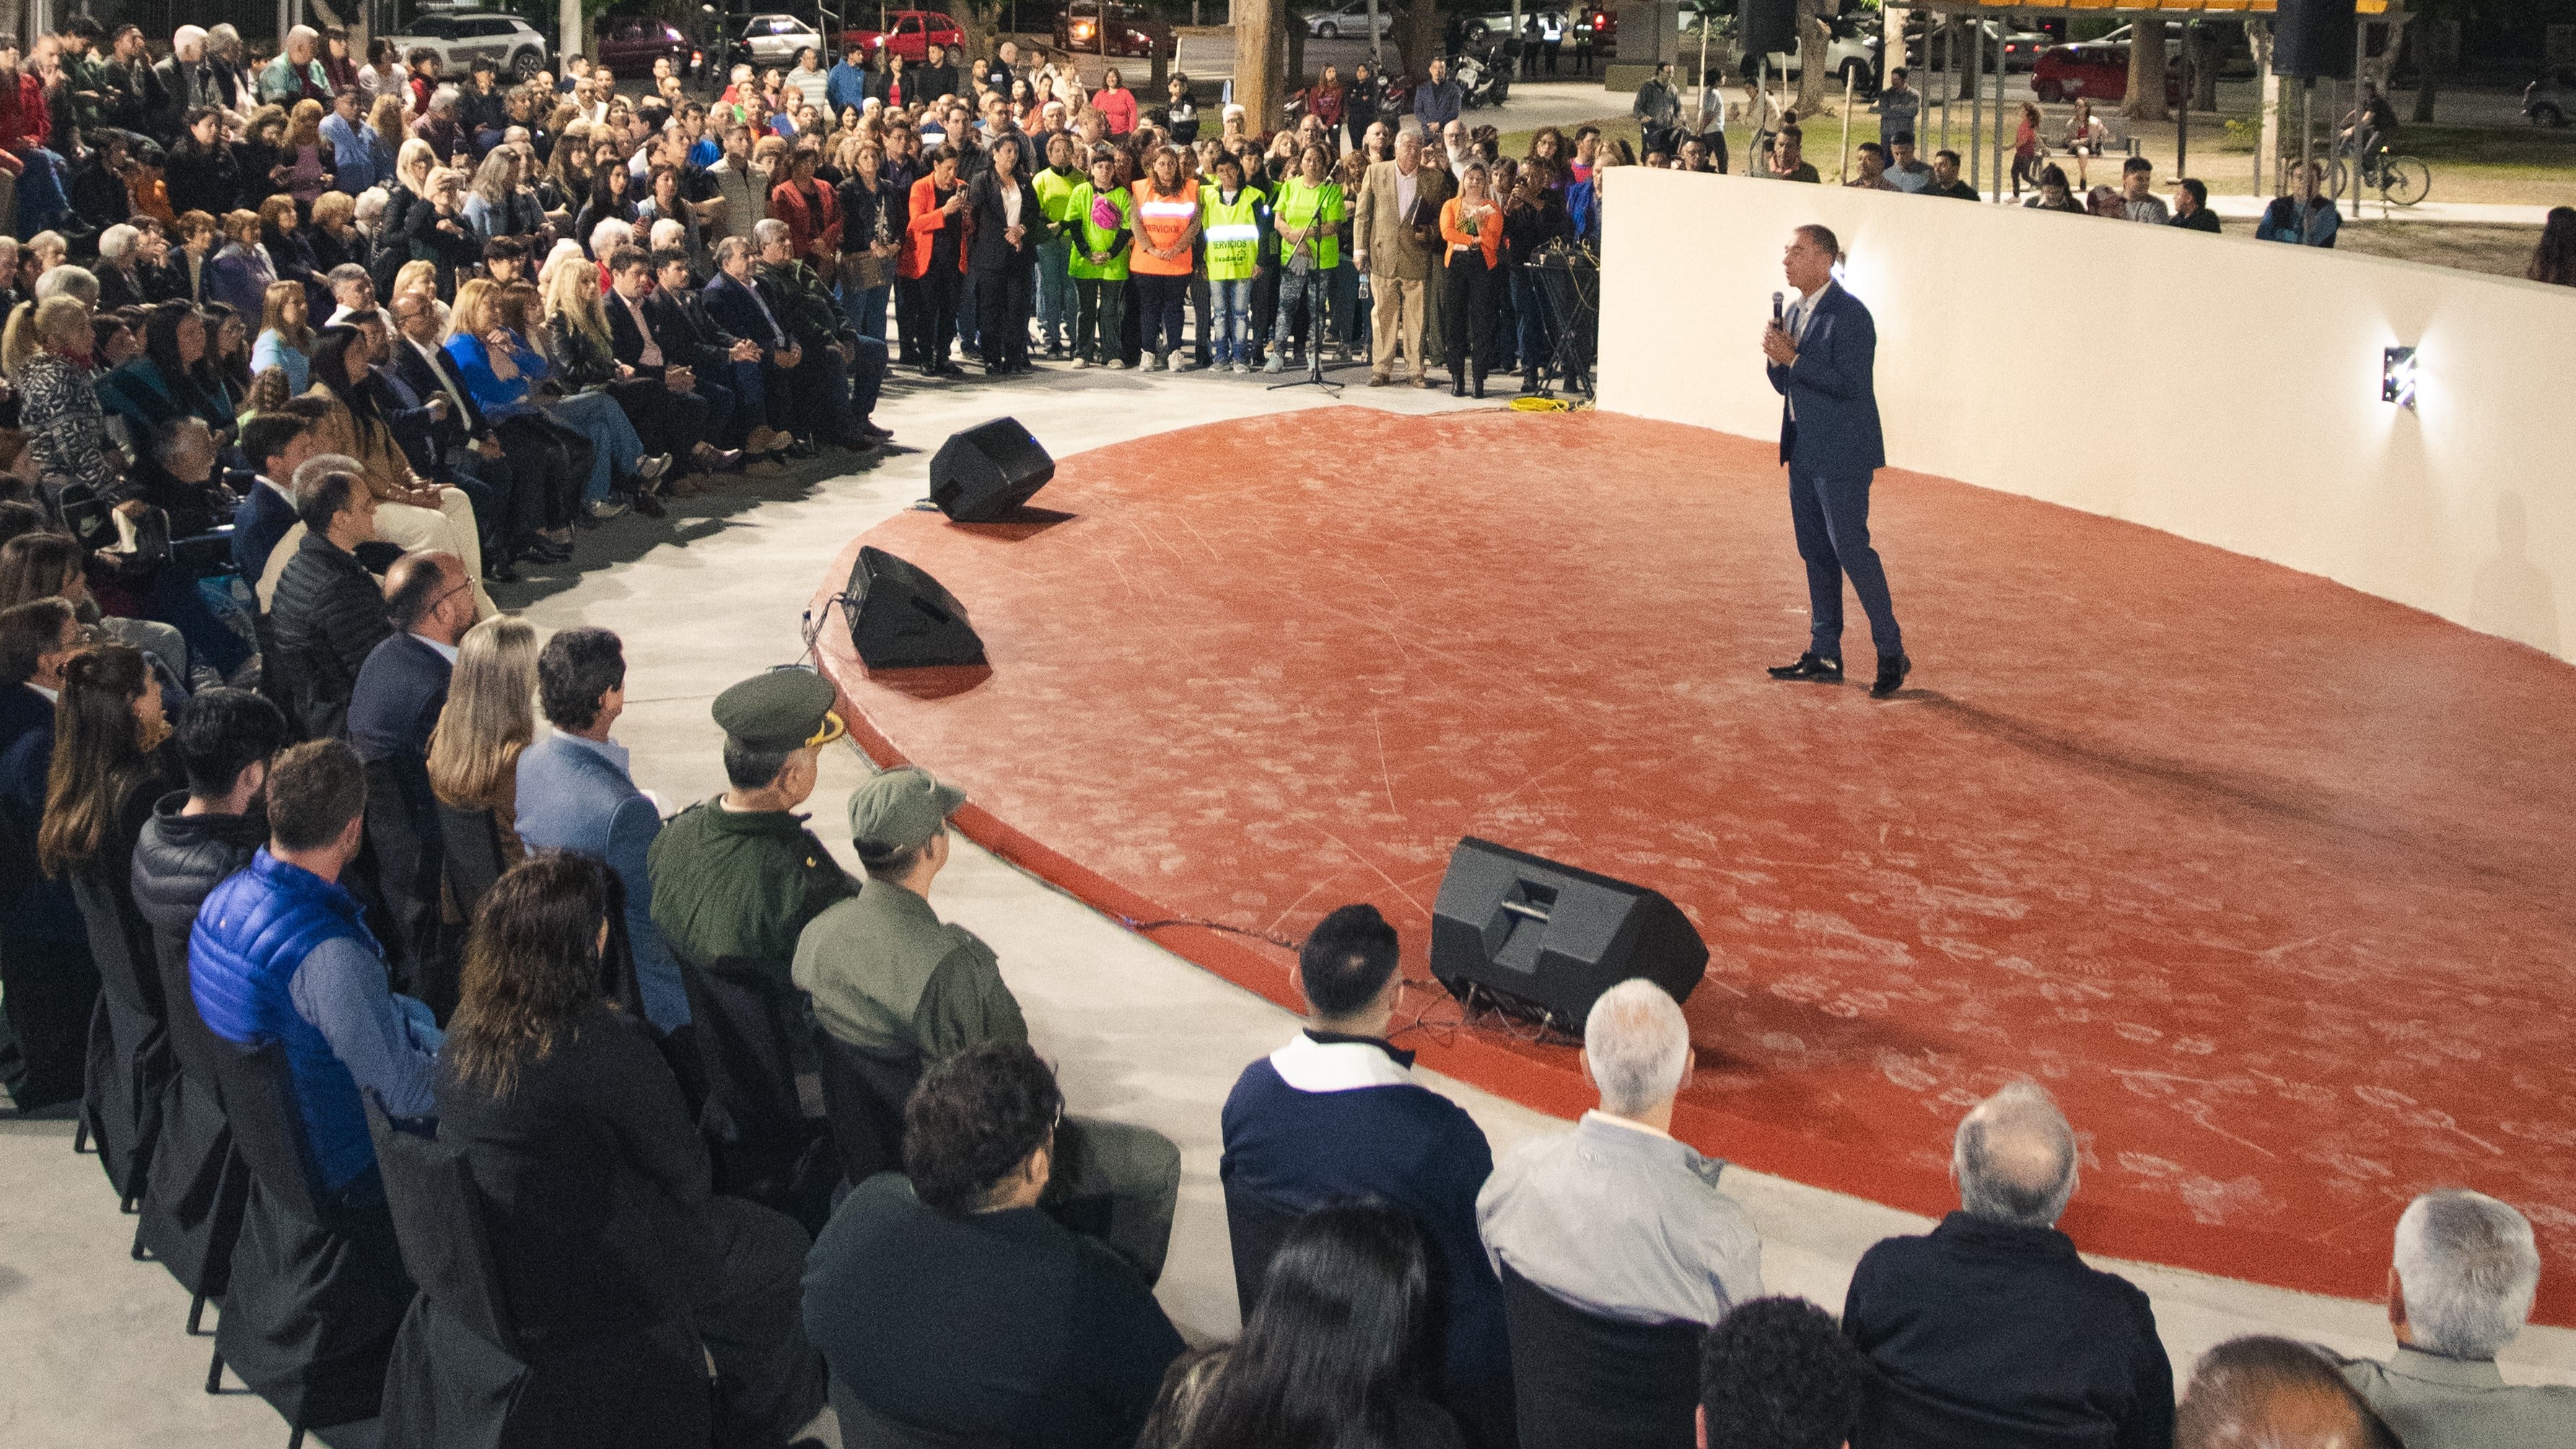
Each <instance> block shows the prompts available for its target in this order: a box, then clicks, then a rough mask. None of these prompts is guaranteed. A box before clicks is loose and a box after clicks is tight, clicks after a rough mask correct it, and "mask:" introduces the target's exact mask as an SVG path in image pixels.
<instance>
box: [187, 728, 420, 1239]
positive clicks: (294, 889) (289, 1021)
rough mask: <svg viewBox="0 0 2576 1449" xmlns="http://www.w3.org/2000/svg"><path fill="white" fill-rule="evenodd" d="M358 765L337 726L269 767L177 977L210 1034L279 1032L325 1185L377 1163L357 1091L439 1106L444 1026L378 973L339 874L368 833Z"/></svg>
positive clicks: (407, 1108) (332, 1187)
mask: <svg viewBox="0 0 2576 1449" xmlns="http://www.w3.org/2000/svg"><path fill="white" fill-rule="evenodd" d="M366 804H367V777H366V770H365V767H364V766H363V765H361V764H359V763H358V756H357V753H356V752H355V751H353V750H351V749H350V748H349V747H348V746H347V745H345V744H342V743H341V742H340V741H338V740H315V741H312V742H310V743H307V744H301V745H297V746H295V747H294V748H292V749H290V750H287V751H286V752H285V753H284V754H281V755H279V756H278V757H277V761H276V763H275V764H274V765H272V766H271V767H270V768H269V775H268V845H267V846H266V848H264V849H262V850H261V851H260V852H259V853H258V854H256V855H254V856H252V857H251V862H250V864H249V865H247V866H245V867H243V868H242V870H241V871H240V872H239V873H237V874H235V875H234V876H232V877H231V878H230V879H228V880H226V881H225V882H224V883H223V884H221V885H219V886H217V887H215V888H214V890H213V891H212V892H210V893H209V894H208V895H207V897H206V903H205V905H203V906H202V907H200V908H199V909H198V911H197V924H196V926H195V927H194V928H193V929H192V930H191V931H190V933H189V938H188V982H189V990H190V993H191V994H192V995H193V996H195V998H196V1001H197V1011H198V1014H199V1015H201V1016H203V1017H204V1018H205V1022H206V1026H207V1028H208V1029H209V1030H211V1031H213V1032H214V1034H215V1035H217V1036H219V1037H222V1038H223V1039H224V1040H226V1041H229V1042H236V1043H239V1044H242V1045H245V1046H247V1045H254V1044H256V1043H258V1042H261V1041H263V1040H267V1039H270V1038H275V1039H277V1040H280V1041H282V1042H284V1043H285V1046H286V1060H287V1069H288V1072H289V1074H290V1075H291V1077H292V1079H293V1082H294V1088H295V1104H296V1108H297V1111H298V1113H299V1115H300V1116H301V1117H302V1118H303V1122H304V1130H305V1134H306V1136H307V1137H308V1138H309V1139H310V1141H311V1143H312V1148H313V1165H314V1169H315V1171H316V1173H317V1174H318V1175H319V1177H320V1179H321V1185H322V1188H323V1189H324V1191H326V1192H328V1193H332V1194H346V1193H348V1192H350V1190H351V1189H353V1188H355V1187H356V1186H357V1185H358V1184H359V1183H360V1181H361V1180H362V1179H364V1178H366V1177H367V1176H368V1174H370V1173H371V1172H373V1171H374V1169H375V1165H376V1152H375V1147H374V1145H373V1144H372V1143H371V1142H369V1141H368V1138H367V1120H366V1115H365V1111H364V1109H363V1108H362V1107H361V1106H360V1098H359V1095H358V1094H359V1092H360V1090H361V1089H364V1088H373V1089H374V1090H375V1091H376V1092H377V1094H378V1095H380V1096H382V1097H383V1098H384V1101H385V1110H386V1111H388V1112H390V1113H392V1114H393V1115H395V1116H397V1117H425V1116H428V1115H430V1114H431V1113H432V1112H433V1111H435V1110H436V1105H437V1093H436V1090H435V1081H434V1078H435V1077H436V1074H437V1068H438V1049H439V1046H440V1044H441V1042H442V1040H443V1038H442V1037H441V1036H440V1033H439V1030H438V1028H437V1026H436V1025H435V1024H433V1022H432V1020H431V1017H430V1011H429V1008H428V1007H426V1006H423V1005H422V1004H421V1003H419V1002H417V1001H414V1000H412V999H411V998H409V997H406V996H396V995H394V994H393V991H392V989H391V988H390V987H388V986H387V985H386V979H387V978H386V971H385V958H384V953H383V952H382V950H380V949H379V948H378V947H377V945H376V938H375V937H374V935H372V934H371V933H369V931H368V930H367V926H366V923H365V921H364V920H363V919H362V918H361V912H360V909H359V905H358V902H357V899H356V898H355V897H354V896H351V895H350V894H349V892H348V891H347V890H346V889H344V888H343V887H342V886H341V885H340V874H341V872H342V871H343V870H345V869H347V868H348V864H349V862H350V860H352V859H353V858H355V857H356V855H357V853H358V847H359V844H360V842H361V841H362V840H363V839H364V837H365V816H366Z"/></svg>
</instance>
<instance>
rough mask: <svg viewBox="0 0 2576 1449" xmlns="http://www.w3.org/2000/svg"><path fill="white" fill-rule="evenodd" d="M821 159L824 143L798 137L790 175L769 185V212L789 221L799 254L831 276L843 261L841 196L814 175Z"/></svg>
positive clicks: (789, 161) (791, 155) (789, 159)
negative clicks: (821, 144)
mask: <svg viewBox="0 0 2576 1449" xmlns="http://www.w3.org/2000/svg"><path fill="white" fill-rule="evenodd" d="M821 162H822V150H821V148H820V147H818V146H816V145H815V143H813V142H812V141H806V140H800V141H798V142H797V143H796V147H795V149H794V150H792V151H790V152H789V153H788V155H787V179H786V180H784V181H781V182H779V183H778V184H777V185H776V186H773V187H771V188H769V214H770V215H771V216H774V217H776V218H778V219H779V220H780V221H783V222H785V223H787V234H788V236H789V237H790V238H791V239H792V240H793V243H794V245H795V248H796V255H798V256H799V257H802V258H804V259H805V260H806V261H808V262H810V263H812V264H813V267H814V270H815V271H816V272H818V273H820V274H822V275H823V276H824V277H825V278H826V279H829V278H831V277H834V276H837V275H838V274H839V270H840V265H841V198H840V196H839V195H838V194H837V193H835V192H834V191H833V190H832V188H831V187H829V186H826V185H824V184H823V183H822V182H820V181H817V180H815V179H814V169H815V167H816V166H818V165H820V164H821Z"/></svg>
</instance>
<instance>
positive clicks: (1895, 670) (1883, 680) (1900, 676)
mask: <svg viewBox="0 0 2576 1449" xmlns="http://www.w3.org/2000/svg"><path fill="white" fill-rule="evenodd" d="M1913 672H1914V661H1913V660H1911V659H1908V658H1906V657H1905V656H1904V655H1902V654H1899V655H1897V656H1896V657H1895V658H1893V659H1890V658H1888V657H1887V656H1886V655H1883V654H1882V655H1880V656H1879V660H1878V681H1877V682H1876V683H1874V684H1872V685H1871V686H1870V687H1869V697H1870V698H1872V699H1885V698H1887V697H1888V696H1889V695H1892V694H1894V693H1896V691H1897V690H1899V689H1902V688H1904V686H1905V676H1907V675H1909V674H1912V673H1913Z"/></svg>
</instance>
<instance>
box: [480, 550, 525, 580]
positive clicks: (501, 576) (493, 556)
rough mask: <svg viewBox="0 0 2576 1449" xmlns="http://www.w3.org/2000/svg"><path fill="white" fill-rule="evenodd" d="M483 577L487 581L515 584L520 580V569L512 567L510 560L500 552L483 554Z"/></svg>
mask: <svg viewBox="0 0 2576 1449" xmlns="http://www.w3.org/2000/svg"><path fill="white" fill-rule="evenodd" d="M483 579H484V581H485V582H486V583H494V584H515V583H517V582H518V581H519V571H518V570H517V569H514V568H512V567H510V561H509V560H508V559H507V558H504V557H502V556H501V555H500V554H497V553H487V554H485V555H483Z"/></svg>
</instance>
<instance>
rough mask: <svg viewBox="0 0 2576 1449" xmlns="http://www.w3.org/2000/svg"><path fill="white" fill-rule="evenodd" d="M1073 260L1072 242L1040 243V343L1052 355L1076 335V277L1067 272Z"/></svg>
mask: <svg viewBox="0 0 2576 1449" xmlns="http://www.w3.org/2000/svg"><path fill="white" fill-rule="evenodd" d="M1072 259H1073V243H1071V242H1069V241H1051V242H1040V243H1039V244H1038V342H1039V345H1041V346H1043V347H1045V348H1046V350H1048V351H1049V352H1053V351H1056V350H1057V349H1059V348H1061V347H1063V346H1064V344H1065V342H1066V340H1067V339H1068V338H1070V337H1071V336H1072V335H1073V274H1072V273H1070V272H1068V271H1066V270H1065V264H1066V263H1067V262H1069V261H1071V260H1072Z"/></svg>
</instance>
